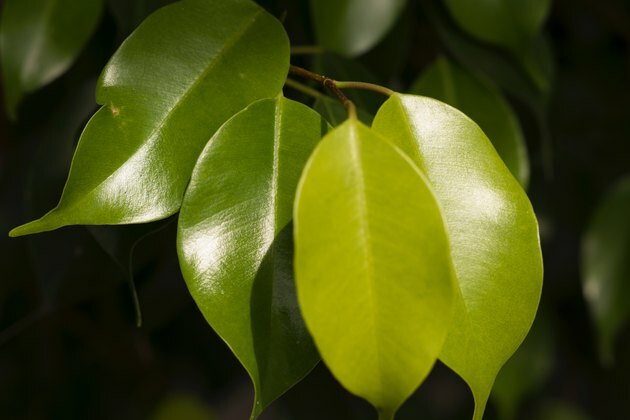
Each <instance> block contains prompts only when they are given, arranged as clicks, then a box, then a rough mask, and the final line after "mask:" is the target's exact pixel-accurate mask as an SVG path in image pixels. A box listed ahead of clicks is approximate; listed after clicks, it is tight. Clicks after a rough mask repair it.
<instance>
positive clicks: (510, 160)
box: [410, 57, 529, 187]
mask: <svg viewBox="0 0 630 420" xmlns="http://www.w3.org/2000/svg"><path fill="white" fill-rule="evenodd" d="M410 91H411V92H410V93H414V94H417V95H424V96H430V97H432V98H435V99H438V100H440V101H442V102H445V103H447V104H449V105H451V106H454V107H455V108H457V109H459V110H460V111H462V112H463V113H464V114H466V115H468V116H469V117H470V118H472V119H473V120H474V121H475V122H476V123H477V124H479V126H480V127H481V129H482V130H483V131H484V133H486V135H487V136H488V137H489V138H490V141H491V142H492V144H493V146H494V148H495V149H496V150H497V152H498V153H499V156H501V159H503V162H505V164H506V165H507V167H508V168H509V169H510V172H512V175H514V177H516V179H518V180H519V182H520V183H521V185H523V186H524V187H526V186H527V183H528V181H529V159H528V157H527V147H526V146H525V140H524V138H523V133H522V131H521V126H520V124H519V122H518V119H517V118H516V115H515V114H514V111H513V110H512V108H511V107H510V105H509V104H508V102H507V101H506V100H505V98H504V97H503V95H502V94H501V92H500V91H499V89H497V88H496V86H494V84H493V83H492V82H491V81H490V80H488V79H484V78H481V77H479V76H476V75H474V74H472V73H470V72H468V71H466V70H465V69H464V68H462V67H460V66H459V65H457V64H455V63H454V62H452V61H450V60H448V59H446V58H444V57H440V58H438V59H437V60H436V61H435V62H434V63H433V64H432V65H431V66H430V67H429V68H428V69H427V70H425V72H424V73H423V74H422V75H421V76H420V77H419V78H418V80H416V82H415V83H414V84H413V86H412V87H411V89H410Z"/></svg>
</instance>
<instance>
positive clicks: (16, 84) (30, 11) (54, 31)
mask: <svg viewBox="0 0 630 420" xmlns="http://www.w3.org/2000/svg"><path fill="white" fill-rule="evenodd" d="M102 11H103V1H102V0H90V1H86V0H5V1H4V6H3V9H2V18H1V20H0V59H1V60H2V74H3V82H4V83H3V88H4V90H5V102H6V104H7V110H8V112H9V114H10V115H11V116H12V117H15V116H16V113H17V107H18V105H19V103H20V101H21V100H22V98H23V97H24V95H26V94H27V93H29V92H32V91H34V90H36V89H38V88H40V87H42V86H44V85H46V84H48V83H50V82H51V81H53V80H54V79H56V78H57V77H59V76H60V75H61V74H63V73H64V72H65V71H66V70H67V69H68V68H69V67H70V66H71V65H72V63H73V62H74V60H75V59H76V58H77V56H78V55H79V52H81V50H82V49H83V47H84V46H85V44H86V43H87V41H88V40H89V39H90V36H92V33H93V32H94V31H95V30H96V27H97V25H98V23H99V21H100V18H101V14H102Z"/></svg>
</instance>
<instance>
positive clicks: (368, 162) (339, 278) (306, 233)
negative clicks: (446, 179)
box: [294, 120, 454, 418]
mask: <svg viewBox="0 0 630 420" xmlns="http://www.w3.org/2000/svg"><path fill="white" fill-rule="evenodd" d="M294 211H295V216H294V220H295V247H296V249H295V253H296V255H295V272H296V281H297V288H298V299H299V302H300V307H301V308H302V313H303V315H304V319H305V321H306V325H307V326H308V328H309V330H310V332H311V335H312V336H313V338H314V340H315V344H316V345H317V347H318V349H319V351H320V354H321V356H322V359H323V360H324V362H326V364H327V365H328V367H329V368H330V370H331V371H332V373H333V374H334V375H335V377H336V378H337V379H338V380H339V381H340V382H341V383H342V384H343V386H344V387H346V388H347V389H348V390H349V391H350V392H352V393H354V394H356V395H358V396H360V397H363V398H365V399H366V400H368V401H369V402H370V403H372V404H373V405H374V406H375V407H376V408H377V409H378V410H379V411H380V413H381V416H382V418H391V416H393V414H394V412H395V411H396V410H397V409H398V407H399V406H400V405H401V404H402V403H403V402H404V401H405V400H406V399H407V398H408V397H409V395H410V394H411V393H412V392H413V391H414V390H415V389H416V388H417V387H418V386H419V385H420V383H421V382H422V381H423V380H424V378H425V377H426V376H427V374H428V373H429V371H430V370H431V367H432V366H433V364H434V363H435V360H436V359H437V356H438V354H439V352H440V349H441V348H442V344H443V342H444V339H445V337H446V333H447V330H448V328H449V326H450V322H451V309H452V303H453V288H454V279H453V276H452V268H451V262H450V253H449V250H448V241H447V239H446V235H445V232H444V225H443V222H442V217H441V214H440V210H439V208H438V206H437V204H436V202H435V199H434V197H433V194H432V192H431V190H430V188H429V187H428V186H427V184H426V182H425V180H424V178H423V177H422V175H421V174H420V173H419V172H418V170H417V169H416V168H415V167H414V166H413V164H412V163H411V162H410V161H409V160H408V159H407V158H406V157H405V156H404V155H403V154H402V153H400V151H398V150H397V149H396V148H394V147H392V146H391V145H390V144H389V143H388V142H386V141H385V140H384V139H382V138H381V137H380V136H378V135H377V134H376V133H374V132H373V131H372V130H371V129H369V128H367V127H366V126H364V125H362V124H361V123H359V122H358V121H356V120H348V121H347V122H345V123H344V124H342V125H340V126H339V127H337V128H336V129H334V130H333V131H331V132H330V134H328V135H327V136H326V137H325V138H324V140H322V142H321V143H320V145H319V146H318V147H317V149H316V151H315V152H314V154H313V156H312V157H311V159H310V160H309V163H308V165H307V167H306V169H305V170H304V173H303V174H302V179H301V180H300V186H299V188H298V195H297V198H296V204H295V210H294Z"/></svg>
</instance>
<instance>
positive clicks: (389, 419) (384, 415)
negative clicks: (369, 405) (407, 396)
mask: <svg viewBox="0 0 630 420" xmlns="http://www.w3.org/2000/svg"><path fill="white" fill-rule="evenodd" d="M394 414H395V411H393V410H382V409H379V410H378V420H394Z"/></svg>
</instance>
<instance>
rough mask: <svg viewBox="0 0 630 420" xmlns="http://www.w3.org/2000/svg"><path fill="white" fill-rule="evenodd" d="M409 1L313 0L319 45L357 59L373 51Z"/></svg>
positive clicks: (312, 9)
mask: <svg viewBox="0 0 630 420" xmlns="http://www.w3.org/2000/svg"><path fill="white" fill-rule="evenodd" d="M406 3H407V2H406V0H311V13H312V17H313V24H314V26H315V33H316V35H317V40H318V42H319V44H320V45H321V46H322V47H324V48H325V49H326V50H327V51H332V52H336V53H339V54H342V55H345V56H356V55H359V54H362V53H364V52H366V51H367V50H369V49H370V48H372V47H373V46H374V45H375V44H376V43H378V41H380V40H381V38H383V37H384V36H385V35H386V34H387V32H388V31H389V30H390V29H391V27H392V26H393V25H394V23H395V22H396V19H398V16H399V15H400V13H401V12H402V10H403V9H404V7H405V4H406Z"/></svg>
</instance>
